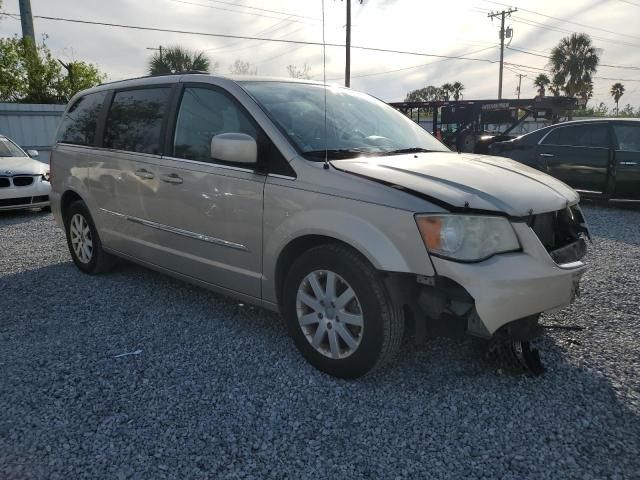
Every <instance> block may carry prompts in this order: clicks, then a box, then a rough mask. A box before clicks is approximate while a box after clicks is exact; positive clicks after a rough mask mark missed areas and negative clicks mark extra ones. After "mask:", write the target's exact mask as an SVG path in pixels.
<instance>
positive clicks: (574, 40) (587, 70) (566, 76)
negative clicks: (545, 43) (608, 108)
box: [550, 33, 600, 97]
mask: <svg viewBox="0 0 640 480" xmlns="http://www.w3.org/2000/svg"><path fill="white" fill-rule="evenodd" d="M599 62H600V56H599V55H598V51H597V49H596V48H595V47H594V46H593V44H592V42H591V37H589V35H587V34H585V33H574V34H571V35H570V36H568V37H564V38H563V39H562V40H560V43H558V45H557V46H556V47H555V48H554V49H553V50H551V57H550V63H551V72H552V73H553V83H554V84H556V85H562V90H564V92H565V93H566V94H567V95H569V96H572V97H573V96H582V97H588V92H589V89H590V88H592V83H593V81H592V77H593V74H594V73H595V72H596V70H597V69H598V63H599Z"/></svg>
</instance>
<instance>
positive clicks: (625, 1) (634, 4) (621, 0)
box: [618, 0, 640, 7]
mask: <svg viewBox="0 0 640 480" xmlns="http://www.w3.org/2000/svg"><path fill="white" fill-rule="evenodd" d="M618 1H620V2H622V3H627V4H629V5H633V6H634V7H640V5H639V4H637V3H633V2H630V1H629V0H618Z"/></svg>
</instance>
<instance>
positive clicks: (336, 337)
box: [296, 270, 364, 359]
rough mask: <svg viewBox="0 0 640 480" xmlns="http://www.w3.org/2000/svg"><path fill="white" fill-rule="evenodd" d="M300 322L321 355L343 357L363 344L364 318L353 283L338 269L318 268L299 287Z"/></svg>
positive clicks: (297, 302)
mask: <svg viewBox="0 0 640 480" xmlns="http://www.w3.org/2000/svg"><path fill="white" fill-rule="evenodd" d="M296 312H297V315H298V323H299V325H300V328H301V329H302V332H303V333H304V335H305V337H306V339H307V341H308V342H309V343H310V344H311V346H312V347H313V348H314V349H315V350H316V351H317V352H319V353H321V354H322V355H324V356H326V357H329V358H332V359H343V358H346V357H348V356H350V355H352V354H353V353H354V352H355V351H356V350H357V349H358V346H359V345H360V342H361V340H362V334H363V332H364V320H363V314H362V307H361V306H360V301H359V300H358V297H357V296H356V294H355V292H354V290H353V289H352V288H351V286H350V285H349V284H348V283H347V282H346V281H345V280H344V278H342V277H341V276H340V275H338V274H337V273H335V272H332V271H329V270H315V271H313V272H311V273H309V274H308V275H307V276H306V277H304V279H303V280H302V282H301V283H300V286H299V287H298V293H297V297H296Z"/></svg>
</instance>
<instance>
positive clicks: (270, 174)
mask: <svg viewBox="0 0 640 480" xmlns="http://www.w3.org/2000/svg"><path fill="white" fill-rule="evenodd" d="M267 176H268V177H273V178H281V179H283V180H295V179H296V177H292V176H290V175H280V174H279V173H269V174H267Z"/></svg>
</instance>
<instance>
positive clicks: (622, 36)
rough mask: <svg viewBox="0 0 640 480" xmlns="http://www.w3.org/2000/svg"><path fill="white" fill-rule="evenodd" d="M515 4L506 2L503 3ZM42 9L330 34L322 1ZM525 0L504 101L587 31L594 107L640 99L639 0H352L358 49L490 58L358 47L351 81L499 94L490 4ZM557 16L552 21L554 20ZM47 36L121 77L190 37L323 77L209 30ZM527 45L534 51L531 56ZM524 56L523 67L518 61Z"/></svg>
mask: <svg viewBox="0 0 640 480" xmlns="http://www.w3.org/2000/svg"><path fill="white" fill-rule="evenodd" d="M503 1H504V2H506V1H507V0H503ZM324 3H325V5H324V10H325V12H324V18H325V22H324V38H325V42H326V43H334V44H344V41H345V3H344V1H342V0H325V1H324ZM2 4H3V5H2V10H3V11H4V12H9V13H17V12H19V8H18V0H2ZM31 7H32V11H33V15H34V16H37V15H42V16H53V17H64V18H73V19H81V20H91V21H99V22H106V23H120V24H127V25H138V26H147V27H159V28H168V29H174V30H186V31H192V32H208V33H217V34H230V35H245V36H254V37H263V38H264V37H268V38H280V39H288V40H301V41H310V42H318V43H322V39H323V22H322V17H323V13H322V0H304V1H301V0H298V1H295V0H269V1H260V0H110V1H108V2H106V1H104V0H82V1H77V0H56V1H51V0H31ZM508 7H514V8H518V11H517V12H515V13H513V14H512V16H511V17H510V18H508V19H507V21H506V26H508V27H511V28H512V29H513V36H512V38H511V39H510V45H509V48H507V49H505V62H507V64H506V65H505V70H504V84H503V98H516V96H517V94H516V88H517V85H518V81H519V80H520V78H519V76H518V74H522V75H523V76H522V77H521V82H522V83H521V92H522V93H521V97H523V98H527V97H529V98H532V97H533V96H535V94H536V92H535V87H534V86H533V83H532V82H533V79H534V78H535V76H536V75H537V74H538V73H540V71H541V70H537V69H544V68H545V67H548V65H547V63H548V60H547V59H546V58H545V56H547V55H548V54H549V52H550V50H551V49H552V48H553V47H554V46H555V45H556V44H557V43H558V42H559V41H560V39H561V38H562V37H564V36H567V35H569V34H570V33H571V32H584V33H588V34H589V35H591V36H592V39H593V43H594V45H595V46H596V47H597V48H598V49H599V50H600V53H601V63H604V64H607V65H616V66H625V67H631V68H614V67H605V66H601V67H599V68H598V72H597V73H596V77H598V78H597V79H596V80H595V81H594V97H593V99H592V100H591V102H593V103H592V104H594V105H597V104H598V103H600V102H604V103H605V104H607V106H609V107H611V106H612V105H613V100H612V98H611V95H610V94H609V90H610V88H611V85H612V84H613V83H615V82H616V81H621V83H623V84H624V86H625V89H626V92H625V95H624V96H623V97H622V99H621V101H620V103H621V108H622V105H625V104H627V103H630V104H632V105H633V106H634V107H640V30H639V29H638V24H640V0H571V1H559V0H536V1H526V0H514V1H513V2H512V3H503V2H496V1H488V0H447V1H435V0H364V4H362V5H361V4H360V3H359V2H358V1H357V0H353V1H352V12H353V22H352V23H353V27H352V45H354V47H357V46H362V47H371V48H382V49H385V50H399V51H403V52H412V53H420V54H431V55H447V56H464V57H471V58H475V59H480V60H481V61H477V60H476V61H471V60H454V59H442V58H438V57H429V56H425V55H409V54H406V53H385V52H377V51H367V50H362V49H357V48H353V49H352V51H351V74H352V80H351V87H352V88H354V89H356V90H360V91H363V92H367V93H369V94H372V95H375V96H376V97H378V98H381V99H382V100H385V101H401V100H403V99H404V96H405V95H406V93H407V92H408V91H411V90H414V89H417V88H422V87H424V86H427V85H436V86H440V85H442V84H443V83H445V82H454V81H460V82H462V83H463V84H464V85H465V91H464V98H465V99H493V98H497V93H498V70H499V64H498V62H497V60H498V59H499V56H500V49H499V34H498V32H499V27H500V22H499V20H493V21H491V19H489V18H488V16H487V14H488V13H489V12H491V11H497V10H503V9H505V8H508ZM552 17H553V18H552ZM34 25H35V31H36V36H37V37H38V38H40V37H41V36H42V35H46V43H47V45H48V46H49V48H50V49H51V50H52V51H53V53H54V55H55V56H56V57H57V58H60V59H61V60H62V61H68V60H83V61H87V62H90V63H94V64H96V65H98V66H99V68H101V69H102V70H103V71H104V72H106V73H107V75H108V76H109V79H110V80H119V79H123V78H130V77H136V76H141V75H144V74H145V73H146V68H147V63H148V59H149V57H150V55H151V54H152V53H153V51H152V50H149V48H157V47H158V46H160V45H162V46H164V47H166V46H171V45H181V46H184V47H187V48H190V49H194V50H204V51H205V53H206V54H207V56H208V57H209V58H210V59H211V61H212V62H218V64H219V67H218V70H217V73H219V74H222V75H224V74H228V73H229V66H230V65H231V64H232V63H233V62H234V61H235V60H242V61H246V62H250V63H251V64H252V65H253V66H254V67H256V68H257V70H258V74H259V75H268V76H287V66H288V65H291V64H294V65H297V66H298V67H302V66H303V65H304V64H305V63H306V64H308V65H309V66H310V69H311V75H312V77H313V78H315V79H319V80H322V79H323V73H325V71H324V70H323V48H322V46H320V45H296V44H286V43H276V42H263V41H255V40H238V39H229V38H216V37H211V36H203V35H187V34H178V33H166V32H153V31H140V30H128V29H120V28H113V27H103V26H95V25H82V24H77V23H68V22H58V21H51V20H45V19H38V18H35V19H34ZM15 34H20V21H19V20H16V19H15V18H11V17H6V16H3V17H0V36H2V37H5V36H11V35H15ZM515 49H517V50H521V51H527V52H528V53H522V52H519V51H516V50H515ZM344 50H345V49H344V47H327V48H326V78H327V81H329V82H331V83H336V84H341V83H343V82H344V61H345V51H344ZM509 63H510V64H517V65H519V66H514V65H509Z"/></svg>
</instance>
